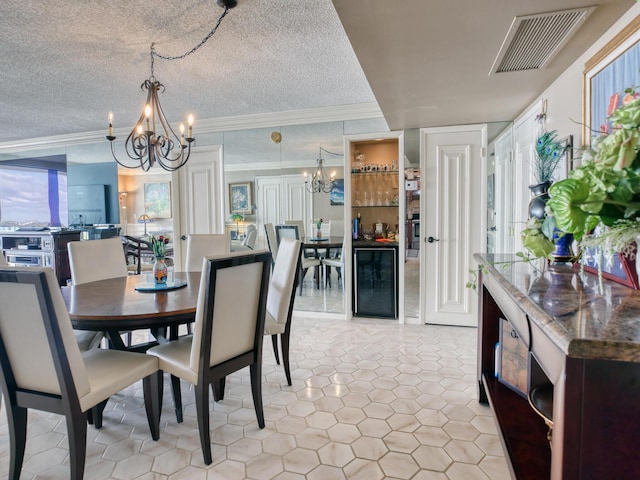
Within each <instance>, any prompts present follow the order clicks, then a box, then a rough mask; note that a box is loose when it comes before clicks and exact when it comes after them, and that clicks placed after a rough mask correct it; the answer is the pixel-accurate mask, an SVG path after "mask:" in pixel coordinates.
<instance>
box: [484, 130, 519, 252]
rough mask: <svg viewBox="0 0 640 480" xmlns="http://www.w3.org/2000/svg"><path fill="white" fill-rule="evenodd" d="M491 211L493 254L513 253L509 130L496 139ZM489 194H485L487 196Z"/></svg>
mask: <svg viewBox="0 0 640 480" xmlns="http://www.w3.org/2000/svg"><path fill="white" fill-rule="evenodd" d="M494 162H495V181H494V190H493V209H494V212H495V223H494V226H495V249H494V252H493V253H513V251H514V249H513V237H514V230H515V225H514V213H513V212H514V208H513V207H514V197H513V183H514V182H513V134H512V129H511V128H509V129H508V130H507V131H506V132H505V133H503V134H502V135H500V137H499V138H497V139H496V143H495V156H494ZM488 194H489V192H487V195H488Z"/></svg>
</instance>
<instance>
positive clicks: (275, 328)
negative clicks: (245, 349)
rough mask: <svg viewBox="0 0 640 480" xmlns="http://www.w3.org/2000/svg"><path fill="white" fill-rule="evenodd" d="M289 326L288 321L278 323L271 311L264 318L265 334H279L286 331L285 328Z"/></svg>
mask: <svg viewBox="0 0 640 480" xmlns="http://www.w3.org/2000/svg"><path fill="white" fill-rule="evenodd" d="M286 327H287V324H286V323H278V322H276V319H275V318H273V317H272V316H271V315H270V314H269V312H267V315H266V317H265V319H264V334H265V335H279V334H281V333H284V329H285V328H286Z"/></svg>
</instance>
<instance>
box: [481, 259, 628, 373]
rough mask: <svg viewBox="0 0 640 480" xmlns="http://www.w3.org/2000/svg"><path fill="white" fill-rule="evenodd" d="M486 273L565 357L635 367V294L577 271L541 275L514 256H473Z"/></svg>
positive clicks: (556, 269)
mask: <svg viewBox="0 0 640 480" xmlns="http://www.w3.org/2000/svg"><path fill="white" fill-rule="evenodd" d="M474 259H475V261H476V262H477V263H478V264H479V265H480V264H482V265H484V267H485V273H484V275H491V276H493V277H494V278H495V280H496V281H497V283H498V284H499V285H500V286H501V287H502V288H503V289H504V290H505V291H507V293H508V294H509V295H510V296H511V297H512V298H513V299H514V300H515V301H516V302H517V303H518V304H519V305H520V307H521V308H522V309H523V310H524V312H525V313H526V314H527V315H528V317H529V320H530V321H531V322H534V323H535V324H537V325H538V326H539V327H540V328H541V329H542V330H543V331H544V332H545V333H546V335H547V336H548V337H549V338H550V339H551V341H553V342H554V343H555V344H556V346H558V347H559V348H560V349H561V350H562V351H563V352H564V353H565V354H566V355H568V356H571V357H577V358H601V359H607V360H621V361H627V362H639V363H640V291H638V290H633V289H632V288H629V287H626V286H624V285H621V284H619V283H616V282H612V281H609V280H606V279H603V281H602V283H603V288H602V291H601V290H600V288H599V287H598V276H597V275H593V274H590V273H584V274H581V273H580V269H579V268H573V267H572V266H571V265H558V266H554V265H552V266H547V267H546V268H545V269H544V271H540V270H538V269H536V268H534V266H533V265H531V264H529V263H524V262H522V261H521V260H520V259H519V258H518V257H516V256H514V255H492V254H475V255H474Z"/></svg>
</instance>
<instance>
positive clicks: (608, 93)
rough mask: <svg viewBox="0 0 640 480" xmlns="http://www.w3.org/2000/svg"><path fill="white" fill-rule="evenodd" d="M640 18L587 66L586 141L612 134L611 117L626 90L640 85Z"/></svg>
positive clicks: (584, 103) (584, 135)
mask: <svg viewBox="0 0 640 480" xmlns="http://www.w3.org/2000/svg"><path fill="white" fill-rule="evenodd" d="M639 41H640V18H636V19H635V20H634V21H633V22H631V23H630V24H629V25H627V26H626V27H625V28H624V29H622V30H621V31H620V33H619V34H618V35H617V36H616V37H615V38H614V39H613V40H611V41H610V42H609V43H608V44H607V45H605V46H604V47H603V48H602V49H601V50H600V51H598V53H596V54H595V55H594V56H593V57H592V58H591V59H590V60H589V61H587V63H586V64H585V72H584V93H585V98H584V100H583V119H582V121H583V125H584V134H583V138H584V141H585V143H587V144H589V145H590V144H591V140H592V139H593V138H594V137H597V136H599V135H600V134H602V133H609V132H611V125H610V124H609V122H608V121H607V117H608V116H609V115H610V114H611V113H612V112H613V111H614V110H615V109H616V108H617V107H619V106H620V105H622V103H623V101H624V100H625V93H624V89H625V88H627V87H629V86H631V85H640V70H639V69H638V65H640V42H639Z"/></svg>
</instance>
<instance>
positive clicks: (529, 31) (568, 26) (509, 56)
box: [489, 7, 596, 75]
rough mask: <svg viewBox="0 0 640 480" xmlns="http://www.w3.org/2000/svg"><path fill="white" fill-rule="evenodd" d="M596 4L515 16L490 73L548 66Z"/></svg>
mask: <svg viewBox="0 0 640 480" xmlns="http://www.w3.org/2000/svg"><path fill="white" fill-rule="evenodd" d="M595 8H596V7H584V8H578V9H572V10H562V11H559V12H549V13H540V14H534V15H524V16H521V17H515V18H514V19H513V23H512V24H511V28H510V29H509V32H508V33H507V37H506V38H505V39H504V42H502V47H500V51H499V52H498V56H497V57H496V59H495V61H494V62H493V66H492V67H491V71H490V72H489V75H492V74H494V73H505V72H519V71H523V70H538V69H541V68H544V67H545V66H546V65H547V64H548V63H549V62H550V61H551V59H552V58H553V57H555V56H556V54H557V53H558V52H559V51H560V48H562V46H563V45H564V44H565V43H566V42H567V41H568V40H569V39H570V38H571V36H572V35H573V34H574V33H575V32H576V31H577V30H578V27H580V25H582V23H583V22H584V21H585V20H586V19H587V17H589V15H591V12H593V10H594V9H595Z"/></svg>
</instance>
